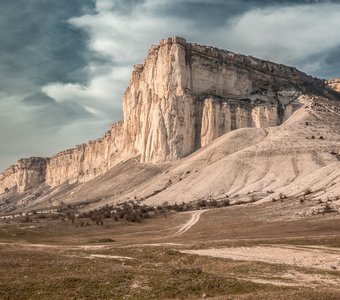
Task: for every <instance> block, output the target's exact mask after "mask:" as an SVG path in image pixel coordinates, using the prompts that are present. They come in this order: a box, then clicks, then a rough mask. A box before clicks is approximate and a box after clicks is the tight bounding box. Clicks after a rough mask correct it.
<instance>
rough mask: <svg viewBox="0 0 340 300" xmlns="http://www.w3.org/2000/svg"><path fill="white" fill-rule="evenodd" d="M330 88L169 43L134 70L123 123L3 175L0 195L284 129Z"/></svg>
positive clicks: (272, 67)
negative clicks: (306, 96) (232, 134)
mask: <svg viewBox="0 0 340 300" xmlns="http://www.w3.org/2000/svg"><path fill="white" fill-rule="evenodd" d="M332 84H333V83H332ZM324 86H325V83H324V82H323V81H322V80H319V79H316V78H313V77H310V76H307V75H306V74H304V73H302V72H300V71H298V70H296V69H295V68H292V67H287V66H284V65H279V64H275V63H272V62H268V61H263V60H259V59H256V58H253V57H249V56H244V55H238V54H234V53H232V52H229V51H225V50H220V49H217V48H213V47H207V46H199V45H196V44H189V43H186V41H185V40H184V39H182V38H178V37H175V38H169V39H165V40H162V41H161V43H160V44H159V45H157V46H152V48H151V49H150V50H149V53H148V56H147V58H146V59H145V61H144V64H142V65H136V66H135V67H134V70H133V73H132V77H131V80H130V83H129V86H128V88H127V90H126V92H125V95H124V99H123V111H124V121H123V122H120V123H117V124H115V125H114V126H113V127H112V128H111V130H110V131H109V132H107V133H106V134H105V136H104V137H103V138H100V139H98V140H96V141H91V142H89V143H87V144H82V145H79V146H76V147H75V148H73V149H70V150H66V151H63V152H61V153H59V154H57V155H55V156H52V157H51V158H46V159H43V158H31V159H27V160H20V161H19V162H18V164H17V165H16V166H13V167H10V168H9V169H7V170H6V171H5V172H4V173H2V174H0V193H3V192H5V190H7V189H10V188H16V189H17V190H18V191H25V190H28V189H30V188H32V187H34V186H37V185H39V184H41V183H45V184H47V185H48V186H58V185H61V184H62V183H64V182H69V183H72V182H79V181H86V180H89V179H91V178H94V177H96V176H98V175H101V174H103V173H105V172H106V171H107V170H109V169H110V168H111V167H112V166H114V165H115V164H117V163H118V162H120V161H123V160H126V159H128V158H130V157H140V161H141V162H153V163H157V162H164V161H169V160H176V159H179V158H181V157H183V156H186V155H188V154H190V153H192V152H194V151H195V150H197V149H199V148H200V147H203V146H205V145H207V144H209V143H210V142H211V141H213V140H214V139H216V138H217V137H219V136H221V135H223V134H224V133H226V132H229V131H231V130H235V129H238V128H243V127H268V126H277V125H279V124H281V123H282V122H284V121H285V120H286V119H287V118H289V116H290V115H291V114H292V113H293V112H294V111H295V110H296V109H297V108H298V107H299V103H298V102H296V99H297V98H298V96H299V95H300V94H301V93H314V94H323V93H324ZM332 86H334V84H333V85H332ZM335 87H336V85H335Z"/></svg>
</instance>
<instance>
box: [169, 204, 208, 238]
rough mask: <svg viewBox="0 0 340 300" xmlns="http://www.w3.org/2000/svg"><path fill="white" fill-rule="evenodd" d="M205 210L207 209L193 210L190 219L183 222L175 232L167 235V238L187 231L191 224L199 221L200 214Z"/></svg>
mask: <svg viewBox="0 0 340 300" xmlns="http://www.w3.org/2000/svg"><path fill="white" fill-rule="evenodd" d="M206 211H207V210H199V211H195V212H193V214H192V215H191V218H190V220H189V221H188V222H187V223H185V224H184V225H183V226H182V227H181V228H179V229H178V230H177V231H176V232H175V233H173V234H171V235H168V236H167V238H169V237H177V236H180V235H182V234H183V233H185V232H187V231H188V230H189V229H190V228H191V227H192V226H194V225H195V224H196V223H197V222H198V221H199V219H200V217H201V215H202V214H203V213H204V212H206Z"/></svg>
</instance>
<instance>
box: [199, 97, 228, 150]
mask: <svg viewBox="0 0 340 300" xmlns="http://www.w3.org/2000/svg"><path fill="white" fill-rule="evenodd" d="M230 130H231V112H230V107H229V105H228V103H226V102H220V101H214V100H213V99H212V98H208V99H206V100H205V101H204V107H203V113H202V125H201V147H204V146H205V145H207V144H209V143H210V142H212V141H213V140H215V139H216V138H218V137H220V136H221V135H223V134H225V133H227V132H229V131H230Z"/></svg>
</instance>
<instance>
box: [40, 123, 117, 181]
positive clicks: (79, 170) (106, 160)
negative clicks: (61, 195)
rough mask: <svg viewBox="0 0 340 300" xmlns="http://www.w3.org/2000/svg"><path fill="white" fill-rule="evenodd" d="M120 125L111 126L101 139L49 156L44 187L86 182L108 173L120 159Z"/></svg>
mask: <svg viewBox="0 0 340 300" xmlns="http://www.w3.org/2000/svg"><path fill="white" fill-rule="evenodd" d="M122 125H123V123H117V124H114V125H113V126H112V128H111V130H110V131H108V132H107V133H106V134H105V136H104V137H103V138H100V139H98V140H95V141H90V142H89V143H87V144H82V145H78V146H76V147H75V148H73V149H70V150H66V151H63V152H60V153H58V154H57V155H54V156H52V157H51V158H50V159H49V161H48V163H47V165H46V176H45V181H46V184H48V185H50V186H58V185H60V184H62V183H64V182H66V181H68V182H69V183H73V182H77V181H87V180H89V179H92V178H94V177H96V176H98V175H101V174H103V173H105V172H106V171H108V170H109V169H110V168H111V167H112V166H113V165H115V164H117V163H118V162H119V161H120V159H122V156H121V154H122V149H123V131H122Z"/></svg>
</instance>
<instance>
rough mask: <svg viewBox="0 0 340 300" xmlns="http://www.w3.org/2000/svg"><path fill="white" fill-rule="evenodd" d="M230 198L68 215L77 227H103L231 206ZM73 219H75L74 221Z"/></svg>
mask: <svg viewBox="0 0 340 300" xmlns="http://www.w3.org/2000/svg"><path fill="white" fill-rule="evenodd" d="M229 205H230V202H229V199H228V198H224V199H219V200H216V199H209V200H205V199H202V200H198V201H193V202H190V203H184V202H182V203H180V204H178V203H175V204H169V203H168V202H164V203H163V204H161V205H158V206H156V207H154V206H147V205H145V204H143V205H142V204H140V203H139V202H134V201H129V202H125V203H123V204H120V205H117V206H113V205H106V206H104V207H101V208H99V209H95V210H91V211H88V212H84V213H82V214H80V215H79V216H78V217H77V220H74V215H68V218H69V219H71V220H72V223H73V224H76V225H77V226H78V225H79V226H89V225H92V224H96V225H103V224H104V220H105V219H114V220H115V221H116V222H119V221H125V222H134V223H140V222H142V221H143V220H145V219H152V218H155V217H166V216H167V215H168V214H170V213H172V212H181V211H192V210H200V209H208V208H219V207H226V206H229ZM72 217H73V219H72Z"/></svg>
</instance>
